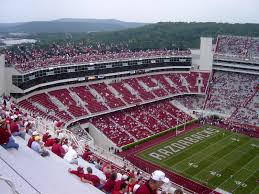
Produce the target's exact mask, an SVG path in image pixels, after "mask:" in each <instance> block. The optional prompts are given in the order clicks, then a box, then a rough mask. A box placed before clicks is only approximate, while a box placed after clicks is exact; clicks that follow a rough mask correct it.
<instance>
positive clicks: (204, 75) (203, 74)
mask: <svg viewBox="0 0 259 194" xmlns="http://www.w3.org/2000/svg"><path fill="white" fill-rule="evenodd" d="M200 77H201V78H202V85H203V86H202V88H201V92H202V93H205V92H206V88H207V85H208V84H207V83H208V82H209V78H210V74H209V73H206V72H200Z"/></svg>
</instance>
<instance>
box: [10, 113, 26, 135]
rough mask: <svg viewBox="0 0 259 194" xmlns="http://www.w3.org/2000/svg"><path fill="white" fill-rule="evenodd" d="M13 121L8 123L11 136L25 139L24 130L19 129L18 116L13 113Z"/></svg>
mask: <svg viewBox="0 0 259 194" xmlns="http://www.w3.org/2000/svg"><path fill="white" fill-rule="evenodd" d="M12 119H13V121H11V123H10V130H11V133H12V135H13V136H19V137H21V138H23V139H25V134H26V133H25V131H21V130H20V127H19V125H18V116H17V115H14V116H12Z"/></svg>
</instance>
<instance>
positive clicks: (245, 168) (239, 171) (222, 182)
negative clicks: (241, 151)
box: [218, 156, 258, 188]
mask: <svg viewBox="0 0 259 194" xmlns="http://www.w3.org/2000/svg"><path fill="white" fill-rule="evenodd" d="M257 158H258V156H256V157H255V158H254V159H252V160H250V161H249V162H248V163H247V164H246V165H244V166H243V167H242V168H240V169H239V170H238V171H237V172H235V174H233V176H232V177H230V178H228V179H226V180H225V181H224V182H222V183H221V184H220V185H219V186H218V187H219V188H220V186H221V185H223V184H224V183H225V182H227V181H228V180H230V179H231V178H233V177H234V176H235V175H236V174H238V173H239V172H240V171H241V170H243V169H244V170H247V169H246V168H245V167H246V166H247V165H248V164H249V163H251V162H252V161H253V160H255V159H257ZM247 171H248V172H252V171H250V170H247ZM253 174H254V172H253Z"/></svg>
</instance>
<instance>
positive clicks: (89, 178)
mask: <svg viewBox="0 0 259 194" xmlns="http://www.w3.org/2000/svg"><path fill="white" fill-rule="evenodd" d="M81 181H82V182H85V183H90V184H92V185H94V186H95V187H99V185H100V179H99V177H98V176H96V175H94V174H93V169H92V168H91V167H88V168H87V174H85V175H84V177H82V178H81Z"/></svg>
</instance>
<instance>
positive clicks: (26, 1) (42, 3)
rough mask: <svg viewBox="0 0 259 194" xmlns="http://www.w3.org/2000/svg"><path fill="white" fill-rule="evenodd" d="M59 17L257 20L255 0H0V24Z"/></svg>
mask: <svg viewBox="0 0 259 194" xmlns="http://www.w3.org/2000/svg"><path fill="white" fill-rule="evenodd" d="M60 18H97V19H118V20H122V21H132V22H147V23H155V22H160V21H172V22H178V21H184V22H193V21H195V22H228V23H259V0H0V23H11V22H27V21H46V20H53V19H60Z"/></svg>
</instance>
